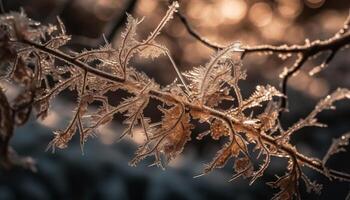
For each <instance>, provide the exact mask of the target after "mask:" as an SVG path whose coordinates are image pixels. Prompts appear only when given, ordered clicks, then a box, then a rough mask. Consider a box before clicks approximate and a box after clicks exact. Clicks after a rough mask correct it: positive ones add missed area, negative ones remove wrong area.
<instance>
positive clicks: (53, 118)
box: [38, 111, 62, 128]
mask: <svg viewBox="0 0 350 200" xmlns="http://www.w3.org/2000/svg"><path fill="white" fill-rule="evenodd" d="M60 117H62V116H59V115H58V114H57V112H55V111H51V112H49V113H48V115H47V116H46V118H45V119H43V120H40V119H39V120H38V123H39V124H41V125H43V126H46V127H49V128H53V127H56V126H57V124H58V123H59V121H60Z"/></svg>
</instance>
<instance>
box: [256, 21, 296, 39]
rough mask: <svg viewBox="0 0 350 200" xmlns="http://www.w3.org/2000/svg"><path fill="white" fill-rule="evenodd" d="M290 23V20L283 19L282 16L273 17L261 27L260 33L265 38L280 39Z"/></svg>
mask: <svg viewBox="0 0 350 200" xmlns="http://www.w3.org/2000/svg"><path fill="white" fill-rule="evenodd" d="M290 24H291V23H290V21H288V20H283V18H282V19H281V18H274V19H273V20H272V22H271V23H269V24H268V25H267V26H264V27H262V29H261V31H262V35H263V36H264V37H265V38H267V39H271V40H281V39H282V38H284V36H285V32H286V29H287V28H288V26H289V25H290Z"/></svg>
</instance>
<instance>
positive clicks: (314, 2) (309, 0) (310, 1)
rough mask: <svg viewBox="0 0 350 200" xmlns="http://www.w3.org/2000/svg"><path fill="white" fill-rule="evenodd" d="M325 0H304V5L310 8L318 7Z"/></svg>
mask: <svg viewBox="0 0 350 200" xmlns="http://www.w3.org/2000/svg"><path fill="white" fill-rule="evenodd" d="M324 2H325V0H306V2H305V3H306V5H307V6H308V7H310V8H319V7H321V6H322V5H323V4H324Z"/></svg>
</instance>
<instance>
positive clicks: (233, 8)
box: [219, 0, 247, 24]
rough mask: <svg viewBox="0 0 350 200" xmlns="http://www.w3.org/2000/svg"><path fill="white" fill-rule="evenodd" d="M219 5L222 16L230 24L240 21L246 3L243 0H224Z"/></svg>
mask: <svg viewBox="0 0 350 200" xmlns="http://www.w3.org/2000/svg"><path fill="white" fill-rule="evenodd" d="M219 6H220V12H221V14H222V16H223V17H224V18H226V19H227V20H229V21H228V23H230V24H233V23H237V22H239V21H241V20H242V19H243V18H244V17H245V15H246V13H247V4H246V2H245V1H243V0H226V1H222V2H221V3H220V4H219Z"/></svg>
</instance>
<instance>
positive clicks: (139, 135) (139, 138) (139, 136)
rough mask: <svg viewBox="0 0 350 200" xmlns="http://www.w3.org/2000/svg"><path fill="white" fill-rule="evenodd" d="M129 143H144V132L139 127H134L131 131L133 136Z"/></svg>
mask: <svg viewBox="0 0 350 200" xmlns="http://www.w3.org/2000/svg"><path fill="white" fill-rule="evenodd" d="M130 139H131V141H133V142H134V143H136V144H138V145H140V144H143V143H145V141H146V136H145V131H144V130H143V128H141V127H135V128H134V130H133V136H132V137H131V138H130Z"/></svg>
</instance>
